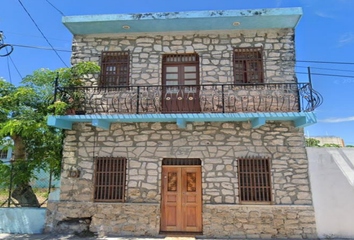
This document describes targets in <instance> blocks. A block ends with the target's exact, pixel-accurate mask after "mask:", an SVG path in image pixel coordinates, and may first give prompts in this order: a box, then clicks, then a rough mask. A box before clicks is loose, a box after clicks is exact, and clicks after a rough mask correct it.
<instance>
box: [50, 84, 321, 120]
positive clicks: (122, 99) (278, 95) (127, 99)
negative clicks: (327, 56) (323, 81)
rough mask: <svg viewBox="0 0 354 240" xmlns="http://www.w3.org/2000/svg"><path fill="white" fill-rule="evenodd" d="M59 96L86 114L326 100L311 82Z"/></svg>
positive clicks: (62, 91)
mask: <svg viewBox="0 0 354 240" xmlns="http://www.w3.org/2000/svg"><path fill="white" fill-rule="evenodd" d="M56 99H60V100H61V101H66V102H68V103H69V104H72V103H75V104H73V106H74V108H75V110H76V111H78V110H79V111H80V112H81V113H85V114H148V113H251V112H252V113H253V112H310V111H313V110H314V109H315V108H316V107H318V106H319V105H321V103H322V96H321V94H319V93H318V92H316V91H315V90H314V89H312V86H311V84H310V83H260V84H203V85H180V86H163V85H153V86H136V85H135V86H129V87H122V86H120V87H67V88H58V89H57V96H56Z"/></svg>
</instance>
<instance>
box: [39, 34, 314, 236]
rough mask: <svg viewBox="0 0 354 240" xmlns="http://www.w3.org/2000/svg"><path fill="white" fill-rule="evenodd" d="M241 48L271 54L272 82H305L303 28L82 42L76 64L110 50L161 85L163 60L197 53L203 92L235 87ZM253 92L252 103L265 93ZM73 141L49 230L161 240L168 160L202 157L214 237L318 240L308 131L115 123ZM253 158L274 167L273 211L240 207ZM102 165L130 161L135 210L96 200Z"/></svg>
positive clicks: (207, 217)
mask: <svg viewBox="0 0 354 240" xmlns="http://www.w3.org/2000/svg"><path fill="white" fill-rule="evenodd" d="M233 47H263V50H264V58H263V60H264V72H265V82H266V83H274V82H278V83H279V82H284V83H295V82H296V80H297V79H296V76H295V74H294V64H295V62H294V59H295V50H294V30H293V29H281V30H279V29H278V30H272V29H267V30H257V31H255V30H254V31H253V30H247V31H241V30H237V31H228V32H225V31H214V32H213V33H208V32H204V33H200V32H199V33H197V32H196V33H191V32H189V33H178V34H174V35H172V34H140V35H134V34H131V35H120V34H111V35H106V34H101V35H87V36H86V35H85V36H84V35H77V36H74V42H73V56H72V63H73V64H77V63H79V62H82V61H94V62H99V57H100V53H101V51H120V50H129V51H130V52H131V63H130V69H131V73H130V74H131V75H130V84H131V85H158V84H161V83H162V82H161V66H162V55H163V54H166V53H192V52H196V53H198V55H199V56H200V83H201V84H206V83H233V82H234V80H233V79H234V78H233V70H232V53H233ZM97 83H98V76H87V78H86V82H85V84H86V85H87V86H97ZM233 90H235V89H233ZM236 90H238V89H236ZM247 91H248V92H247ZM247 91H246V95H252V96H257V95H258V94H259V93H260V92H259V91H258V90H256V91H253V90H252V89H248V90H247ZM266 91H268V90H266ZM237 92H238V94H240V96H242V94H244V92H242V91H237ZM269 92H270V93H269V94H268V95H271V94H274V91H273V90H269ZM289 93H290V95H292V92H289ZM292 99H294V98H292ZM294 101H295V100H294ZM294 101H293V102H294ZM296 104H297V103H294V106H295V108H296V109H297V105H296ZM106 105H107V106H108V105H109V104H106ZM276 110H279V109H270V110H268V111H270V112H274V111H276ZM280 111H283V112H284V110H282V109H280ZM106 113H109V111H107V112H106ZM65 133H66V138H65V142H64V151H63V169H62V176H61V188H60V190H61V193H60V200H59V201H57V202H49V203H48V214H47V215H48V217H47V225H46V230H47V231H61V230H63V229H66V231H72V232H73V231H83V230H90V231H93V232H98V233H101V234H110V233H111V234H120V235H152V236H156V235H158V234H159V231H160V203H161V171H162V160H163V159H164V158H200V159H201V162H202V198H203V207H202V211H203V235H204V236H207V237H240V238H244V237H247V238H252V237H262V238H264V237H271V238H282V237H300V238H310V237H314V236H315V235H316V227H315V219H314V210H313V207H312V197H311V189H310V183H309V176H308V160H307V155H306V150H305V141H304V136H303V130H302V129H298V128H295V127H294V125H293V122H290V121H277V122H276V121H268V122H267V123H266V124H265V125H263V126H261V127H259V128H256V129H252V127H251V123H250V122H193V123H187V125H186V128H185V129H179V128H178V127H177V125H176V124H175V123H112V124H111V126H110V129H109V130H103V129H100V128H96V127H94V126H92V125H91V124H88V123H75V124H73V129H72V130H66V131H65ZM251 156H252V157H268V158H269V159H271V182H272V199H273V202H272V204H269V205H244V204H241V203H240V198H239V190H238V189H239V187H238V177H237V169H238V166H237V164H238V161H237V159H238V158H241V157H251ZM95 157H125V158H127V174H126V196H125V203H107V204H103V203H95V202H94V201H93V190H94V185H93V179H94V158H95ZM70 170H79V171H80V177H79V178H70V177H68V173H69V171H70Z"/></svg>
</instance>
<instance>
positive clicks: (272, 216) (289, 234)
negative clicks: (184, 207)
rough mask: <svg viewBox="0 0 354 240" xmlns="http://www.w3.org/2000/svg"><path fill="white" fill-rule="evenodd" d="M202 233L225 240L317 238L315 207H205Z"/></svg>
mask: <svg viewBox="0 0 354 240" xmlns="http://www.w3.org/2000/svg"><path fill="white" fill-rule="evenodd" d="M203 234H204V235H205V236H209V237H213V236H218V237H225V238H242V239H244V238H252V239H258V238H269V239H270V238H274V237H276V238H293V239H303V238H313V239H314V238H317V234H316V223H315V212H314V209H313V207H312V206H289V205H277V206H264V205H258V206H257V205H253V206H240V205H209V204H207V205H204V207H203Z"/></svg>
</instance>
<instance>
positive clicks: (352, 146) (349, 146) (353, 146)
mask: <svg viewBox="0 0 354 240" xmlns="http://www.w3.org/2000/svg"><path fill="white" fill-rule="evenodd" d="M345 147H347V148H354V145H347V146H345Z"/></svg>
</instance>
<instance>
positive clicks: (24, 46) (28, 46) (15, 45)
mask: <svg viewBox="0 0 354 240" xmlns="http://www.w3.org/2000/svg"><path fill="white" fill-rule="evenodd" d="M10 45H12V46H14V47H23V48H34V49H41V50H51V51H52V50H53V48H47V47H41V46H30V45H20V44H10ZM55 50H56V51H58V52H71V51H70V50H65V49H57V48H55Z"/></svg>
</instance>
